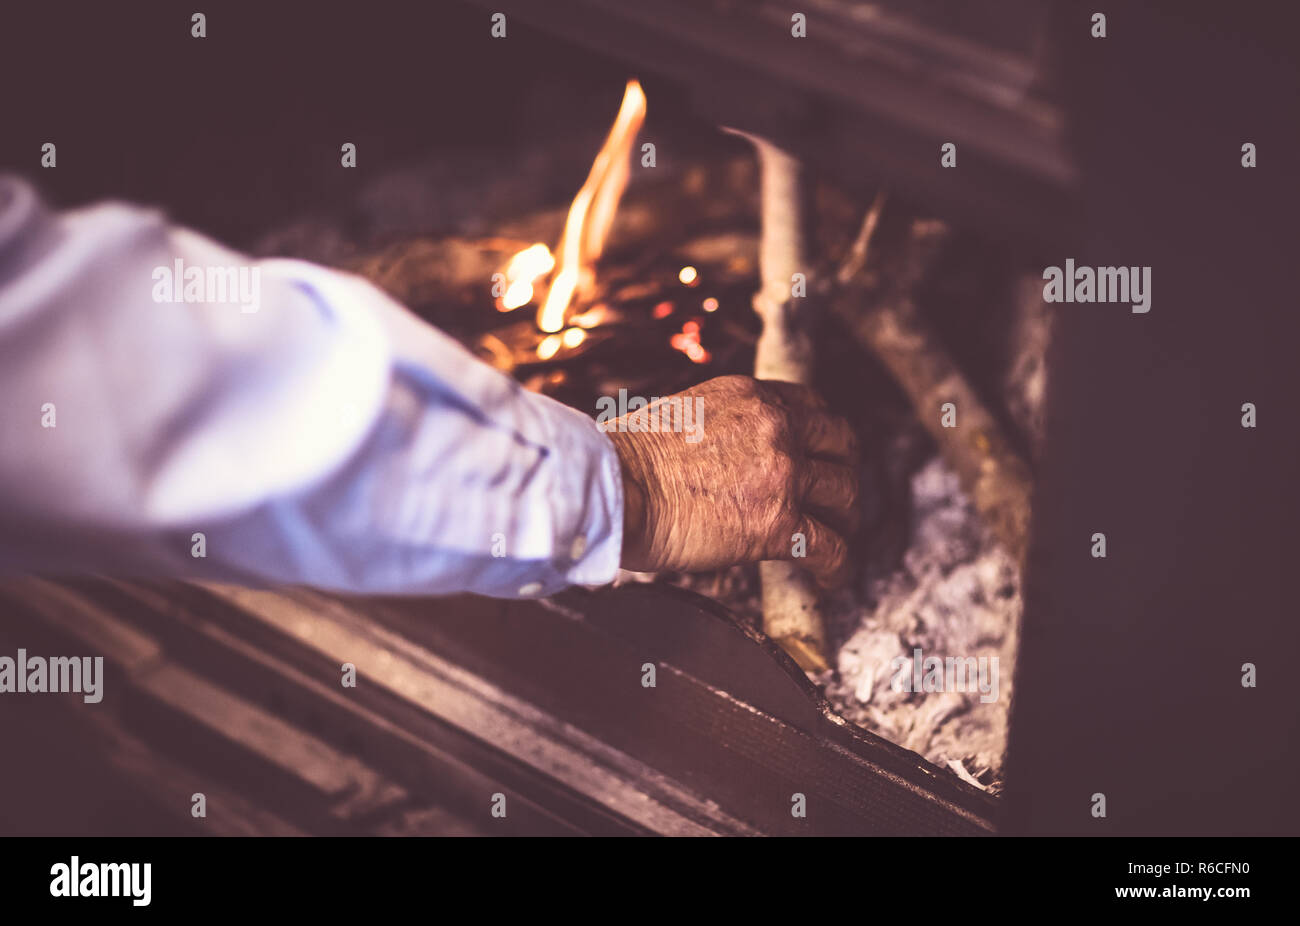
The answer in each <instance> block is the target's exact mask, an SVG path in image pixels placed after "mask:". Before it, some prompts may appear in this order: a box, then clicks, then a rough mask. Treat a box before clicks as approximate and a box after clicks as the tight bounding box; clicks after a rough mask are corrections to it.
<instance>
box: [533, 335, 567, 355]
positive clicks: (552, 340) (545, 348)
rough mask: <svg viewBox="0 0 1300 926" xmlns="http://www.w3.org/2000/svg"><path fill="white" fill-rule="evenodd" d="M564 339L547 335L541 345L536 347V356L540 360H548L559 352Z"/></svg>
mask: <svg viewBox="0 0 1300 926" xmlns="http://www.w3.org/2000/svg"><path fill="white" fill-rule="evenodd" d="M563 343H564V339H563V338H561V337H560V336H559V335H558V334H548V335H547V336H546V337H544V338H542V343H541V344H538V345H537V356H538V357H540V358H541V359H542V360H550V359H551V358H552V357H554V356H555V355H556V353H558V352H559V350H560V347H561V345H562V344H563Z"/></svg>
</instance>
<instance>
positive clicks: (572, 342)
mask: <svg viewBox="0 0 1300 926" xmlns="http://www.w3.org/2000/svg"><path fill="white" fill-rule="evenodd" d="M586 338H587V332H585V331H583V330H582V329H581V328H565V329H564V334H563V335H561V336H560V340H562V341H563V342H564V346H565V347H567V348H569V350H573V348H575V347H577V346H578V345H579V344H581V343H582V342H583V341H585V340H586Z"/></svg>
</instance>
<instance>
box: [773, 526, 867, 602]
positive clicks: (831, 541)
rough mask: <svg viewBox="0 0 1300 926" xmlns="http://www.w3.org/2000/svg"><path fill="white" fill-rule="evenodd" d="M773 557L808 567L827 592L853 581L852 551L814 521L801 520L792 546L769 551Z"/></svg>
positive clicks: (793, 536)
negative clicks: (850, 560)
mask: <svg viewBox="0 0 1300 926" xmlns="http://www.w3.org/2000/svg"><path fill="white" fill-rule="evenodd" d="M769 555H770V556H771V558H772V559H786V560H791V561H792V562H795V563H797V564H798V565H800V566H802V567H804V568H805V569H807V570H808V571H809V572H811V573H812V575H813V578H815V579H816V580H817V583H818V584H819V585H821V586H822V587H824V588H834V587H836V586H838V585H843V584H844V583H845V582H847V581H848V579H849V574H850V568H849V559H848V547H847V546H846V545H845V543H844V539H843V538H842V537H840V535H839V534H837V533H835V532H834V531H833V530H831V529H830V528H829V527H827V526H826V525H825V524H823V523H822V522H821V521H819V520H817V519H816V518H813V517H809V516H806V515H805V516H804V517H802V518H800V519H799V522H798V526H797V527H796V528H795V531H794V534H793V535H792V542H791V543H785V544H782V545H781V546H780V547H779V548H778V549H774V550H771V551H769Z"/></svg>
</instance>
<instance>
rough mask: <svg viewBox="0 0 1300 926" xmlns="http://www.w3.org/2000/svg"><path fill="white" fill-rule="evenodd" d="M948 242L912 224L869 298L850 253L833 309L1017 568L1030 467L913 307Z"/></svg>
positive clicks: (940, 233) (941, 230)
mask: <svg viewBox="0 0 1300 926" xmlns="http://www.w3.org/2000/svg"><path fill="white" fill-rule="evenodd" d="M881 204H883V199H877V204H876V205H875V206H873V209H872V210H871V211H869V212H868V214H867V219H866V220H864V229H865V228H866V226H867V223H871V224H872V226H873V227H874V223H875V222H876V221H877V220H878V219H879V207H880V205H881ZM873 213H875V215H874V217H873ZM861 237H862V236H861V235H860V236H859V239H860V240H861ZM868 237H869V236H868ZM946 238H947V229H946V227H945V226H944V225H943V224H942V223H939V222H933V221H915V222H913V223H912V225H911V227H910V229H909V232H908V236H907V240H906V241H905V242H904V245H903V248H902V251H901V254H900V257H899V259H898V262H897V266H896V267H894V268H893V270H894V272H893V273H892V274H891V275H890V278H889V282H888V283H887V284H886V285H885V287H884V289H883V291H882V292H880V293H879V294H877V295H875V296H874V297H873V296H872V295H871V294H869V293H867V292H866V291H865V289H864V288H863V287H862V286H861V285H860V283H859V274H858V271H859V270H860V269H861V266H862V264H863V263H864V262H865V245H864V246H863V248H862V249H859V248H857V247H855V248H854V249H853V250H852V251H851V252H850V256H849V258H847V259H846V265H845V266H843V267H841V272H840V273H838V274H837V283H838V284H839V285H838V286H837V287H836V289H835V293H834V295H833V297H832V298H831V311H832V312H833V313H834V314H835V315H836V316H837V317H838V318H839V319H840V320H841V321H842V322H843V323H844V324H845V326H846V327H847V328H848V329H849V330H850V331H851V332H853V334H854V336H855V337H856V338H857V340H858V341H859V342H860V343H861V344H862V346H863V347H865V348H866V349H867V350H869V351H870V352H871V353H873V354H874V355H875V356H877V357H878V358H879V359H880V360H881V362H882V363H884V365H885V366H886V368H888V370H889V371H890V373H891V374H892V375H893V377H894V379H895V380H896V381H897V382H898V384H899V385H900V386H901V387H902V388H903V391H904V392H905V393H906V394H907V396H908V398H909V399H910V400H911V403H912V406H913V408H914V409H915V411H916V414H917V418H918V419H919V421H920V422H921V424H922V425H923V426H924V427H925V429H926V431H927V432H929V434H930V436H931V437H932V438H934V441H935V443H936V444H937V445H938V447H939V450H940V452H941V453H942V454H943V456H944V459H945V460H947V462H948V464H949V465H950V466H951V467H952V468H953V469H954V470H955V471H956V473H957V475H958V476H959V477H960V479H961V482H962V486H963V488H964V489H965V490H966V492H967V493H968V494H969V495H970V496H971V499H972V501H973V502H974V504H975V507H976V509H977V510H978V511H979V512H980V514H981V515H982V516H983V517H984V519H985V521H986V522H987V523H988V525H989V526H990V528H991V529H992V530H993V532H994V535H995V536H996V537H997V538H998V539H999V540H1000V541H1001V542H1002V543H1003V544H1004V545H1005V546H1006V548H1007V550H1008V551H1009V552H1010V553H1011V554H1012V555H1013V556H1015V558H1016V559H1017V561H1019V562H1021V563H1022V564H1023V562H1024V556H1025V551H1026V548H1027V546H1028V538H1029V517H1030V505H1031V497H1032V485H1033V483H1032V478H1031V474H1030V470H1029V467H1028V465H1027V464H1026V463H1025V462H1024V461H1023V460H1022V459H1021V458H1020V456H1019V455H1018V454H1017V453H1016V452H1015V450H1014V449H1013V447H1012V444H1011V442H1010V441H1009V440H1008V439H1007V437H1006V434H1005V433H1004V432H1003V429H1002V427H1001V425H1000V424H999V423H998V421H997V419H996V418H995V417H994V416H993V414H992V412H990V411H989V409H988V407H987V406H986V405H985V403H984V402H983V401H982V400H981V399H980V398H979V396H978V395H977V394H976V392H975V389H974V388H973V387H972V386H971V384H970V381H969V380H968V379H967V378H966V377H965V376H964V375H963V374H962V372H961V370H960V369H959V368H958V367H957V364H956V363H955V362H954V361H953V359H952V357H951V356H949V354H948V353H947V351H946V350H944V348H943V346H942V344H941V342H940V341H939V339H938V338H937V337H936V336H935V334H934V332H933V331H932V330H931V329H930V326H929V325H928V324H927V323H926V321H925V319H924V318H923V317H922V316H921V314H920V312H919V310H918V309H917V306H916V301H915V295H914V294H915V291H916V287H917V284H918V283H920V282H921V280H922V279H923V278H924V277H925V274H926V273H927V271H928V270H929V268H930V267H931V266H932V264H933V261H934V258H935V256H936V255H937V253H938V252H939V250H940V247H941V245H942V244H943V242H944V241H945V240H946ZM859 250H861V251H862V253H859ZM947 403H952V405H953V407H954V409H955V426H952V427H945V426H944V418H945V416H944V406H945V404H947Z"/></svg>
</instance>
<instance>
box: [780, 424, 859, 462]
mask: <svg viewBox="0 0 1300 926" xmlns="http://www.w3.org/2000/svg"><path fill="white" fill-rule="evenodd" d="M794 425H795V429H796V430H795V433H796V434H798V436H799V439H800V441H801V442H802V443H803V446H804V451H805V452H806V453H808V454H810V455H814V456H821V457H828V458H831V459H835V460H840V461H843V462H845V463H849V464H852V465H854V466H856V465H857V462H858V439H857V436H856V435H855V434H854V433H853V428H852V427H850V426H849V423H848V422H847V421H845V420H844V419H843V418H841V417H840V416H839V415H833V414H830V413H828V412H812V413H811V414H809V415H807V416H806V417H804V418H802V419H798V418H797V419H795V422H794Z"/></svg>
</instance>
